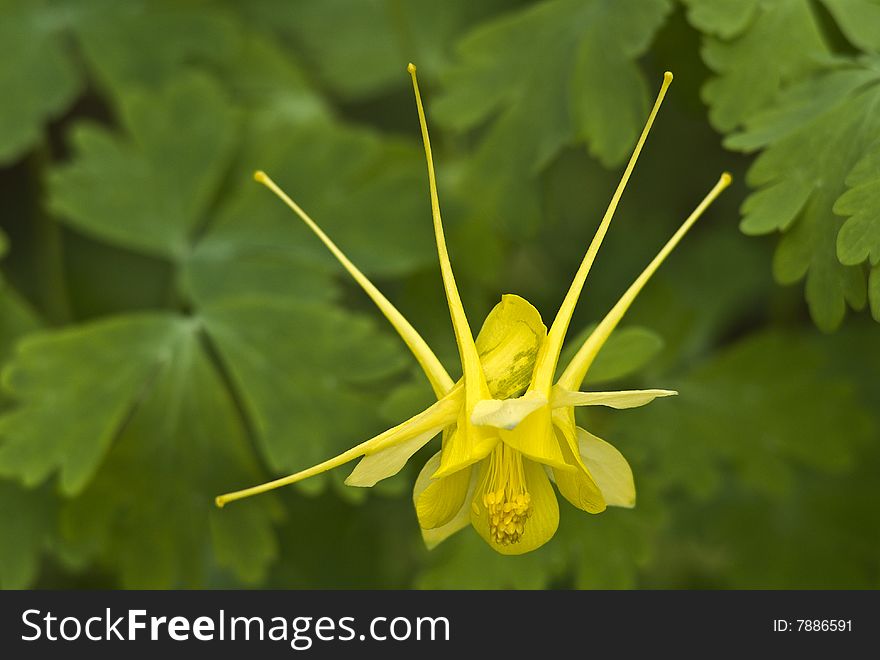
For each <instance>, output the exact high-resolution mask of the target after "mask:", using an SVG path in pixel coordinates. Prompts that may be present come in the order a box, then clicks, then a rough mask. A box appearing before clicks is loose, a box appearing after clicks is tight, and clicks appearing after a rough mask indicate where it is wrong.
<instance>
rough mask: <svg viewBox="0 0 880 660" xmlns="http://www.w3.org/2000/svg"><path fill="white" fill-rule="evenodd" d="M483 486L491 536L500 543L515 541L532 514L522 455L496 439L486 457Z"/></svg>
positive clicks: (518, 538)
mask: <svg viewBox="0 0 880 660" xmlns="http://www.w3.org/2000/svg"><path fill="white" fill-rule="evenodd" d="M483 485H484V488H485V490H483V505H484V506H485V507H486V512H487V515H488V516H489V533H490V534H491V535H492V539H493V540H494V541H495V543H498V544H499V545H509V544H511V543H518V542H519V540H520V539H521V538H522V535H523V531H524V529H525V525H526V520H527V519H528V517H529V516H530V515H531V513H532V512H531V502H532V498H531V496H530V495H529V493H528V491H527V490H526V479H525V473H524V471H523V464H522V455H521V454H520V453H519V452H518V451H516V450H515V449H511V448H510V447H508V446H507V445H506V444H505V443H503V442H499V443H498V445H497V446H496V447H495V449H494V450H493V451H492V454H491V456H490V457H489V469H488V470H487V471H486V477H485V480H484V481H483Z"/></svg>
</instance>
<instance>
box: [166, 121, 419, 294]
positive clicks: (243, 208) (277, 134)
mask: <svg viewBox="0 0 880 660" xmlns="http://www.w3.org/2000/svg"><path fill="white" fill-rule="evenodd" d="M423 168H424V164H423V162H422V161H421V160H420V159H419V154H418V152H417V151H416V150H415V149H413V148H411V147H410V146H409V145H402V144H400V143H399V142H396V141H393V140H385V141H382V140H380V139H379V138H378V136H377V135H375V134H373V133H371V132H368V131H363V130H356V129H351V128H348V127H344V126H339V125H335V124H329V123H324V122H319V123H307V124H293V125H291V124H287V125H284V126H283V127H282V126H273V127H271V128H269V129H266V128H265V127H264V128H263V129H260V130H258V131H254V132H253V133H251V134H250V135H249V139H248V142H247V149H246V151H245V152H244V153H242V154H241V156H240V159H239V162H238V164H237V167H236V172H240V174H237V175H236V176H234V177H232V180H233V181H234V182H235V183H236V185H235V186H234V188H233V192H232V193H231V194H230V195H229V198H228V200H227V203H225V204H224V205H223V207H222V208H221V209H219V210H218V212H217V216H216V218H215V219H214V220H213V222H212V223H211V225H210V227H208V228H207V230H206V231H205V233H204V234H203V235H202V236H201V238H200V240H199V241H198V243H197V245H196V246H195V248H194V250H193V252H192V253H191V255H190V256H189V259H188V260H187V262H186V263H185V265H184V270H183V272H182V278H183V284H184V287H185V288H186V289H187V290H188V292H189V294H190V295H192V296H193V297H194V298H195V299H196V300H198V301H199V302H201V303H206V302H210V301H213V300H217V299H223V298H226V297H234V296H238V295H244V294H248V293H253V292H259V293H262V294H271V295H274V296H278V297H282V298H287V299H294V300H302V299H324V300H326V299H328V298H332V297H333V296H334V293H335V288H334V286H333V283H332V280H331V279H330V278H329V277H328V275H329V274H330V273H341V272H342V268H341V267H340V266H339V264H338V263H337V262H336V261H335V260H334V259H333V258H332V257H331V256H329V254H328V252H327V250H326V248H325V247H324V246H323V245H322V244H321V242H320V241H319V240H318V239H317V238H316V237H315V236H314V235H312V233H311V232H310V231H309V230H308V229H307V228H306V227H305V225H304V224H303V223H302V221H301V220H300V219H299V218H298V217H297V216H296V215H295V214H294V213H293V212H292V211H291V210H290V209H288V208H287V207H286V206H285V205H284V204H283V203H282V202H281V201H280V200H279V199H277V198H276V197H275V196H274V195H272V194H271V193H270V192H269V191H268V190H266V189H265V188H264V187H262V186H260V185H258V184H256V183H254V182H253V180H252V177H251V173H252V172H253V171H254V170H255V169H263V170H265V171H266V172H268V173H269V175H270V176H272V177H273V178H274V179H275V180H276V181H277V183H278V184H279V185H280V186H281V187H282V188H284V189H285V190H286V191H287V192H288V194H290V195H291V197H293V198H294V199H295V200H296V201H297V203H298V204H299V205H300V206H301V207H303V208H304V209H305V211H306V212H307V213H309V215H310V216H311V217H312V218H313V219H314V220H315V221H316V222H317V223H318V224H320V225H321V227H322V228H323V229H324V231H326V232H327V233H328V234H329V235H330V237H331V238H332V239H333V240H334V241H335V242H336V243H337V244H338V245H339V247H340V248H341V249H342V250H343V251H344V252H345V253H346V254H347V255H348V256H349V257H350V258H351V260H352V261H354V263H356V264H357V265H358V267H359V268H361V269H362V270H363V271H365V272H366V273H368V274H370V275H402V274H406V273H410V272H412V271H413V270H415V269H416V268H421V267H424V266H426V265H427V264H433V263H434V262H435V260H436V256H435V254H434V250H433V243H432V235H431V222H430V209H429V207H428V198H427V193H426V186H425V182H424V170H423ZM346 277H347V276H346Z"/></svg>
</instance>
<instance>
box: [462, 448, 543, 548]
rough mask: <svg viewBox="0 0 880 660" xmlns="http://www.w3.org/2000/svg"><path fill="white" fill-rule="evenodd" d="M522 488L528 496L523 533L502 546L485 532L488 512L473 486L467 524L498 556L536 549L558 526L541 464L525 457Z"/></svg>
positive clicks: (487, 526)
mask: <svg viewBox="0 0 880 660" xmlns="http://www.w3.org/2000/svg"><path fill="white" fill-rule="evenodd" d="M487 468H488V462H487V464H486V465H483V466H482V469H481V474H480V477H479V478H478V483H482V481H483V478H484V475H485V470H486V469H487ZM523 471H524V473H525V482H526V489H527V490H528V493H529V495H530V496H531V506H530V511H531V515H530V516H529V518H528V519H527V520H526V522H525V526H524V529H523V534H522V537H521V538H520V540H519V541H518V542H517V543H511V544H509V545H502V544H499V543H496V542H495V540H494V539H493V538H492V535H491V533H490V531H489V514H488V512H487V511H486V507H485V505H484V504H483V495H484V493H482V492H480V489H479V488H477V489H476V492H474V495H473V497H472V499H471V511H470V516H471V524H472V525H473V526H474V529H476V530H477V533H478V534H479V535H480V536H482V537H483V540H484V541H485V542H486V543H488V544H489V546H490V547H491V548H492V549H493V550H495V551H496V552H499V553H501V554H502V555H521V554H524V553H526V552H531V551H532V550H535V549H537V548H540V547H541V546H542V545H544V544H545V543H546V542H547V541H549V540H550V539H551V538H553V535H554V534H555V533H556V528H557V527H559V502H557V501H556V493H554V492H553V486H551V485H550V479H548V477H547V473H546V472H544V467H543V466H542V465H540V464H538V463H535V462H534V461H530V460H528V459H524V460H523Z"/></svg>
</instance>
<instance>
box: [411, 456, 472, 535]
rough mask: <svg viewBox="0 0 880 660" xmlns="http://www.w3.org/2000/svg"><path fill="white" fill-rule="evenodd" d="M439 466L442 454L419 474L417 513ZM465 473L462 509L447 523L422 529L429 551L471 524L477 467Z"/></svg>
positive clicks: (416, 491)
mask: <svg viewBox="0 0 880 660" xmlns="http://www.w3.org/2000/svg"><path fill="white" fill-rule="evenodd" d="M439 466H440V453H439V452H437V453H436V454H434V455H433V456H432V457H431V458H430V459H429V460H428V462H427V463H425V466H424V467H423V468H422V471H421V472H420V473H419V478H418V479H416V484H415V487H414V488H413V504H414V505H415V506H416V511H417V512H418V501H419V497H420V496H421V494H422V493H423V492H424V491H425V489H426V488H427V487H428V486H429V485H430V484H431V483H432V479H431V474H432V473H433V472H435V471H436V470H437V468H438V467H439ZM463 472H464V473H465V474H467V475H468V488H467V491H466V493H465V497H464V501H463V502H462V505H461V507H459V509H458V511H456V513H455V515H454V516H453V517H452V518H451V519H450V520H449V521H448V522H447V523H445V524H443V525H441V526H439V527H435V528H433V529H424V528H422V540H424V542H425V546H426V547H427V548H428V550H433V549H434V548H436V547H437V546H438V545H440V544H441V543H442V542H443V541H445V540H446V539H447V538H449V537H450V536H452V535H453V534H455V533H456V532H458V531H459V530H462V529H464V528H465V527H467V526H468V525H470V523H471V514H470V510H471V508H470V506H469V505H468V504H469V502H470V501H471V499H472V498H473V493H474V489H475V488H476V484H477V472H478V470H477V468H476V467H471V468H469V469H468V470H464V471H463ZM456 474H458V473H456ZM419 524H420V525H421V520H419Z"/></svg>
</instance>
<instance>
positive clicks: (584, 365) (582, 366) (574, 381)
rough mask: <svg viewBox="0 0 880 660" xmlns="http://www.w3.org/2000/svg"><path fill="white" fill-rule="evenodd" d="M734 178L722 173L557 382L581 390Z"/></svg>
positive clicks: (570, 388)
mask: <svg viewBox="0 0 880 660" xmlns="http://www.w3.org/2000/svg"><path fill="white" fill-rule="evenodd" d="M730 180H731V179H730V175H729V174H728V173H727V172H725V173H724V174H722V175H721V178H720V179H719V180H718V183H716V184H715V187H714V188H712V190H710V191H709V194H708V195H706V196H705V197H704V198H703V201H702V202H700V203H699V205H698V206H697V208H695V209H694V211H693V213H691V214H690V216H688V218H687V220H685V221H684V223H683V224H682V225H681V227H679V228H678V231H676V232H675V234H673V236H672V238H670V239H669V241H668V242H667V243H666V245H664V246H663V248H662V249H661V250H660V252H658V253H657V256H656V257H654V259H653V261H651V263H650V264H648V267H647V268H645V270H643V271H642V273H641V275H639V276H638V277H637V278H636V281H635V282H633V283H632V285H630V287H629V288H628V289H627V290H626V292H625V293H624V294H623V295H622V296H621V297H620V300H618V301H617V303H616V304H615V305H614V307H612V308H611V311H610V312H608V314H607V315H606V316H605V318H604V319H602V321H601V322H600V323H599V325H597V326H596V329H595V330H593V332H592V334H590V336H589V337H587V340H586V341H585V342H584V343H583V345H582V346H581V347H580V350H578V352H577V353H576V354H575V356H574V357H573V358H572V360H571V362H570V363H569V364H568V366H567V367H566V368H565V371H564V372H562V376H560V377H559V380H558V381H557V384H558V385H560V386H561V387H564V388H565V389H567V390H577V389H579V388H580V386H581V383H583V382H584V377H585V376H586V375H587V370H588V369H589V368H590V365H592V364H593V360H595V359H596V356H597V355H598V354H599V350H600V349H601V348H602V346H604V345H605V342H606V341H608V337H609V336H611V333H612V331H613V330H614V328H616V327H617V324H618V323H620V319H622V318H623V315H624V314H625V313H626V311H627V310H628V309H629V307H630V305H632V303H633V301H634V300H635V299H636V296H638V295H639V292H640V291H641V290H642V288H643V287H644V286H645V284H647V283H648V280H650V279H651V277H652V276H653V275H654V273H655V272H656V271H657V269H658V268H659V267H660V264H662V263H663V261H664V260H665V259H666V257H668V256H669V254H670V253H671V252H672V250H673V249H675V246H676V245H678V243H679V242H680V241H681V239H682V238H684V235H685V234H686V233H687V232H688V230H689V229H690V228H691V227H693V225H694V223H695V222H696V221H697V220H698V219H699V218H700V216H701V215H703V212H704V211H705V210H706V209H707V208H708V207H709V205H710V204H711V203H712V202H713V201H714V200H715V198H716V197H718V195H720V194H721V191H723V190H724V189H725V188H726V187H727V186H729V185H730ZM551 333H552V329H551ZM548 341H549V339H548Z"/></svg>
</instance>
